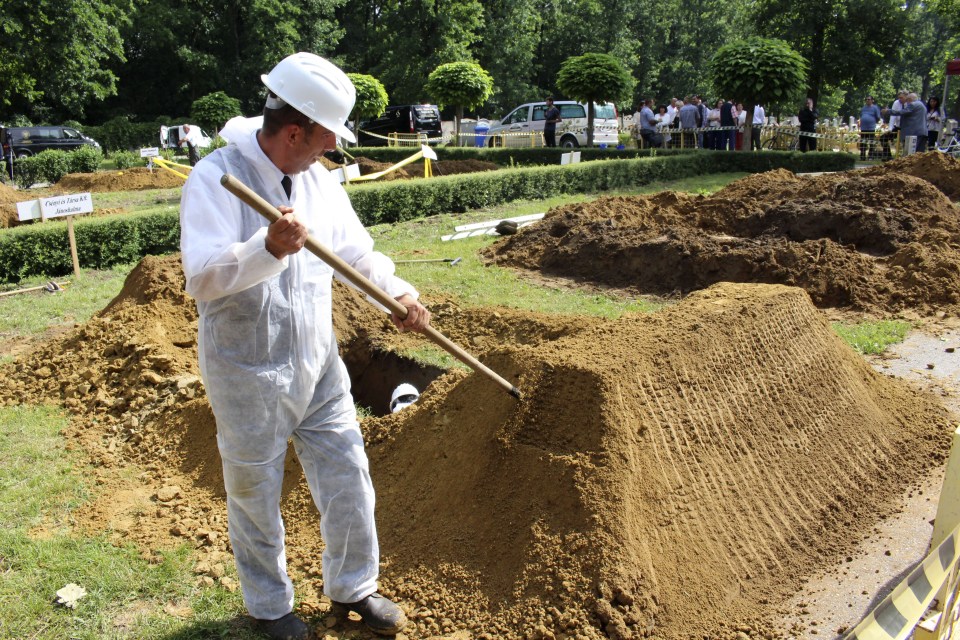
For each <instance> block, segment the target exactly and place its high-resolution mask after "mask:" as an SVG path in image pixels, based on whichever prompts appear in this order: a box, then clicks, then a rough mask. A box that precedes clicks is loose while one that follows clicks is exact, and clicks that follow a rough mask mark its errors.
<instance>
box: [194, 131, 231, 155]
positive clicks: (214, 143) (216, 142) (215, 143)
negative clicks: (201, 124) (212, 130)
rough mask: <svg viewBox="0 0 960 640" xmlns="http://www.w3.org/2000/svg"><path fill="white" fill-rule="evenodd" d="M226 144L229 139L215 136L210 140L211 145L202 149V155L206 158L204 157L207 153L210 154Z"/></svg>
mask: <svg viewBox="0 0 960 640" xmlns="http://www.w3.org/2000/svg"><path fill="white" fill-rule="evenodd" d="M225 146H227V141H226V140H224V139H223V138H221V137H220V136H214V137H213V140H211V141H210V146H209V147H207V148H206V149H200V157H201V158H204V157H206V156H207V155H209V154H211V153H213V152H214V151H216V150H217V149H219V148H220V147H225Z"/></svg>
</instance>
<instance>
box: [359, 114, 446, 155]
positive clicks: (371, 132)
mask: <svg viewBox="0 0 960 640" xmlns="http://www.w3.org/2000/svg"><path fill="white" fill-rule="evenodd" d="M391 133H404V134H421V135H422V136H423V137H426V138H433V139H437V138H440V137H441V136H442V135H443V132H442V131H441V129H440V109H438V108H437V106H436V105H433V104H402V105H397V106H393V107H387V110H386V111H384V112H383V115H381V116H380V117H379V118H375V119H373V120H362V121H361V122H360V128H359V130H358V131H357V144H358V145H360V146H361V147H383V146H386V145H387V142H388V141H387V138H388V137H389V135H390V134H391Z"/></svg>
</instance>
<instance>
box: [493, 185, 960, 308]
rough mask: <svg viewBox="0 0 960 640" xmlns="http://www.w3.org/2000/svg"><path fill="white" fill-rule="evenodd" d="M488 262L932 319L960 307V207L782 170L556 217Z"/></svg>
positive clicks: (915, 190) (913, 190)
mask: <svg viewBox="0 0 960 640" xmlns="http://www.w3.org/2000/svg"><path fill="white" fill-rule="evenodd" d="M951 175H952V174H951ZM485 255H486V257H487V258H488V259H489V260H491V261H493V262H496V263H497V264H501V265H505V266H511V267H520V268H523V269H531V270H540V271H543V272H544V273H547V274H552V275H561V276H569V277H574V278H578V279H582V280H586V281H589V282H594V283H600V284H605V285H612V286H616V287H624V288H628V289H632V290H635V291H638V292H641V293H651V294H659V295H665V294H666V295H669V294H675V293H679V294H686V293H689V292H691V291H695V290H698V289H703V288H705V287H708V286H710V285H712V284H714V283H716V282H757V283H771V284H787V285H793V286H798V287H802V288H804V289H805V290H806V291H807V293H809V294H810V297H811V298H812V299H813V302H814V303H815V304H816V305H817V306H820V307H846V308H851V309H855V310H865V311H882V312H893V311H900V310H903V309H906V308H913V309H916V310H918V311H919V312H921V313H924V312H930V311H934V310H943V309H947V310H951V311H954V312H955V311H956V309H957V307H958V304H960V210H958V209H957V207H955V206H954V205H953V204H952V203H951V202H950V200H949V199H948V198H947V197H946V196H945V195H944V194H943V193H941V192H940V191H939V190H938V189H937V188H936V187H934V186H933V185H932V184H931V183H930V182H927V181H926V180H923V179H921V178H917V177H914V176H912V175H907V174H904V173H900V172H896V171H886V170H884V171H878V172H877V173H872V174H871V173H867V172H847V173H837V174H829V175H821V176H816V177H798V176H796V175H794V174H792V173H790V172H789V171H786V170H782V169H781V170H777V171H771V172H769V173H763V174H757V175H753V176H749V177H747V178H744V179H742V180H739V181H737V182H734V183H731V184H730V185H728V186H727V187H725V188H723V189H721V190H720V191H718V192H716V193H715V194H713V195H711V196H709V197H703V196H689V195H684V194H679V193H674V192H662V193H658V194H654V195H651V196H637V197H605V198H600V199H598V200H596V201H594V202H591V203H586V204H574V205H567V206H564V207H558V208H555V209H552V210H551V211H549V212H547V215H546V217H545V218H544V219H543V220H542V221H541V222H539V223H538V224H535V225H530V226H528V227H525V228H524V229H522V230H521V231H520V232H519V233H518V234H516V235H514V236H510V237H508V238H506V239H505V240H503V241H501V242H499V243H497V244H495V245H492V246H490V247H488V248H487V249H486V250H485Z"/></svg>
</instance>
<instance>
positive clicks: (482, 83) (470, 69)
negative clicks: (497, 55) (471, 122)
mask: <svg viewBox="0 0 960 640" xmlns="http://www.w3.org/2000/svg"><path fill="white" fill-rule="evenodd" d="M424 88H425V89H426V91H427V95H429V96H431V97H432V98H433V99H435V100H436V101H437V102H438V103H439V104H440V105H442V106H452V107H454V108H455V109H456V112H457V113H456V121H457V122H456V131H457V138H458V139H459V136H460V120H461V119H462V118H463V108H464V107H475V106H477V105H479V104H482V103H483V102H484V101H485V100H486V99H487V98H489V97H490V94H491V93H493V78H491V77H490V74H489V73H487V72H486V71H485V70H484V68H483V67H481V66H480V65H478V64H477V63H475V62H449V63H447V64H442V65H440V66H439V67H437V68H436V69H434V70H433V71H431V72H430V77H429V78H427V84H426V86H425V87H424Z"/></svg>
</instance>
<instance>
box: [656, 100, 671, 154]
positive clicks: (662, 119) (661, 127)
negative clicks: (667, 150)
mask: <svg viewBox="0 0 960 640" xmlns="http://www.w3.org/2000/svg"><path fill="white" fill-rule="evenodd" d="M654 118H655V119H656V121H657V133H659V134H660V137H661V139H662V140H663V143H662V145H661V146H663V147H668V146H670V144H669V143H670V140H671V138H670V134H669V133H667V132H668V131H669V129H670V126H671V125H672V124H673V116H671V115H670V107H669V106H667V105H665V104H662V105H660V106H659V107H657V114H656V115H655V116H654Z"/></svg>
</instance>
